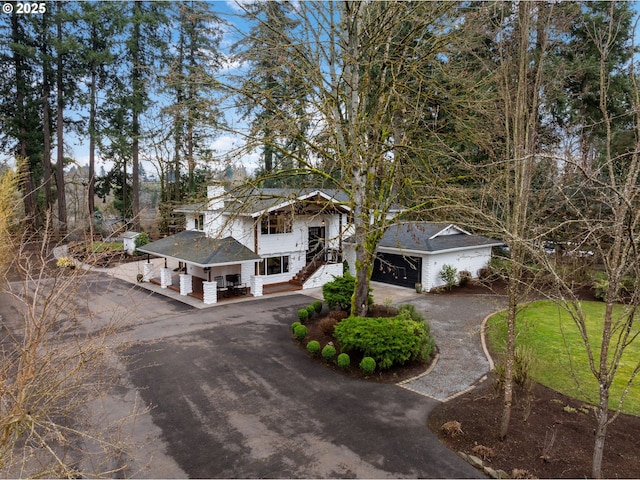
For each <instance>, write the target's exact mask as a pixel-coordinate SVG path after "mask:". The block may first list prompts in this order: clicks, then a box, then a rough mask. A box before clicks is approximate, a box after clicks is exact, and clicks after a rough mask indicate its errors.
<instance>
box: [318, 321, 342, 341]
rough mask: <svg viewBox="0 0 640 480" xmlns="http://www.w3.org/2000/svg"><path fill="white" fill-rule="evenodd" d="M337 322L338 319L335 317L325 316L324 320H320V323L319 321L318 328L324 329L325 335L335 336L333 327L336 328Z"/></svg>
mask: <svg viewBox="0 0 640 480" xmlns="http://www.w3.org/2000/svg"><path fill="white" fill-rule="evenodd" d="M337 324H338V320H337V319H335V318H333V317H324V318H323V319H322V320H320V323H318V328H320V330H322V333H324V334H325V335H329V336H333V329H334V328H336V325H337Z"/></svg>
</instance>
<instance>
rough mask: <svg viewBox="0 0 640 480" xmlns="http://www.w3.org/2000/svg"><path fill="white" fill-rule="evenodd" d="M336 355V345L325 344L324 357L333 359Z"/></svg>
mask: <svg viewBox="0 0 640 480" xmlns="http://www.w3.org/2000/svg"><path fill="white" fill-rule="evenodd" d="M335 356H336V347H334V346H333V345H325V346H324V348H323V349H322V358H324V359H325V360H331V359H332V358H333V357H335Z"/></svg>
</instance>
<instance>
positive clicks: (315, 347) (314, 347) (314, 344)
mask: <svg viewBox="0 0 640 480" xmlns="http://www.w3.org/2000/svg"><path fill="white" fill-rule="evenodd" d="M307 351H308V352H309V353H310V354H311V355H317V354H318V352H319V351H320V342H319V341H317V340H311V341H310V342H309V343H307Z"/></svg>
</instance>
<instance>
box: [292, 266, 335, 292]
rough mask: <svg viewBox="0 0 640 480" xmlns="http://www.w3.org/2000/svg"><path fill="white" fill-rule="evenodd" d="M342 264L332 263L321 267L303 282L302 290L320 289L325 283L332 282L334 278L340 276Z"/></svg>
mask: <svg viewBox="0 0 640 480" xmlns="http://www.w3.org/2000/svg"><path fill="white" fill-rule="evenodd" d="M342 269H343V267H342V264H341V263H332V264H329V265H323V266H322V267H320V268H319V269H318V271H317V272H315V273H314V274H313V275H311V277H309V279H308V280H307V281H306V282H304V285H303V286H302V289H303V290H305V289H307V288H315V287H321V286H322V285H324V284H325V283H327V282H332V281H333V280H334V279H335V278H336V277H341V276H342Z"/></svg>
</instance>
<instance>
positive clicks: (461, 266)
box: [422, 247, 491, 291]
mask: <svg viewBox="0 0 640 480" xmlns="http://www.w3.org/2000/svg"><path fill="white" fill-rule="evenodd" d="M490 259H491V247H478V248H474V249H470V250H461V251H456V252H444V253H438V254H431V255H425V256H424V257H423V260H422V285H423V288H424V289H425V290H426V291H429V290H431V289H432V288H436V287H440V286H442V285H444V284H445V282H444V281H443V280H442V279H441V278H440V271H441V270H442V267H443V265H453V266H454V267H455V268H456V270H457V271H458V272H461V271H463V270H467V271H469V272H470V273H471V276H473V277H474V278H475V277H477V276H478V271H479V270H480V269H481V268H483V267H486V266H487V264H488V263H489V260H490Z"/></svg>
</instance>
